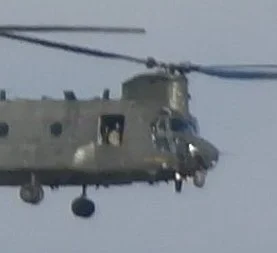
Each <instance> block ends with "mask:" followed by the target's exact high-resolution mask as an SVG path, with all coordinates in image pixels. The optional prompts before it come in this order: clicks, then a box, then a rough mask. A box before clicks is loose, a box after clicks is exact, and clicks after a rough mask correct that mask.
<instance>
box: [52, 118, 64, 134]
mask: <svg viewBox="0 0 277 253" xmlns="http://www.w3.org/2000/svg"><path fill="white" fill-rule="evenodd" d="M62 131H63V127H62V124H61V123H59V122H55V123H53V124H52V125H51V126H50V132H51V135H53V136H55V137H58V136H60V135H61V134H62Z"/></svg>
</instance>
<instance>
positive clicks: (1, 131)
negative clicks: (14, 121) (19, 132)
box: [0, 122, 9, 137]
mask: <svg viewBox="0 0 277 253" xmlns="http://www.w3.org/2000/svg"><path fill="white" fill-rule="evenodd" d="M8 134H9V125H8V124H7V123H5V122H0V137H5V136H7V135H8Z"/></svg>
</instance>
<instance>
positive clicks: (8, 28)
mask: <svg viewBox="0 0 277 253" xmlns="http://www.w3.org/2000/svg"><path fill="white" fill-rule="evenodd" d="M2 31H3V32H97V33H139V34H141V33H146V30H145V29H144V28H139V27H120V26H118V27H117V26H81V25H80V26H78V25H75V26H66V25H2V26H1V25H0V32H2Z"/></svg>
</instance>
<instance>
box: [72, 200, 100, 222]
mask: <svg viewBox="0 0 277 253" xmlns="http://www.w3.org/2000/svg"><path fill="white" fill-rule="evenodd" d="M71 210H72V212H73V214H74V215H76V216H78V217H82V218H89V217H91V216H92V215H93V214H94V212H95V204H94V202H93V201H92V200H90V199H87V198H85V197H79V198H76V199H75V200H73V202H72V204H71Z"/></svg>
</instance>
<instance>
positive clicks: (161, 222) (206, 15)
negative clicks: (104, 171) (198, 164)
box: [0, 0, 277, 253]
mask: <svg viewBox="0 0 277 253" xmlns="http://www.w3.org/2000/svg"><path fill="white" fill-rule="evenodd" d="M77 3H78V4H77ZM276 12H277V2H276V0H263V1H258V0H252V1H251V0H232V1H220V0H209V1H204V0H202V1H195V0H185V1H184V0H175V1H166V0H159V1H146V0H141V1H130V0H129V1H128V0H118V1H111V0H110V1H108V0H97V1H96V0H94V1H89V0H78V1H72V3H70V2H69V1H65V0H48V1H44V2H43V1H35V0H25V1H19V0H1V1H0V23H1V24H9V23H13V24H16V23H18V24H38V23H39V24H43V23H44V24H55V23H59V24H91V25H93V24H103V25H138V26H143V27H145V28H146V29H147V31H148V34H147V35H146V36H103V35H97V34H96V35H81V34H78V35H65V34H59V35H58V34H54V35H53V34H52V35H49V34H48V35H41V36H42V37H44V38H52V39H56V40H59V41H69V42H72V43H78V44H80V45H85V46H91V47H95V48H102V49H107V50H114V51H116V52H123V53H131V54H134V55H137V56H148V55H153V56H156V57H158V58H161V59H164V60H172V61H188V60H190V61H192V62H195V63H277V47H276V45H277V34H276V25H277V15H276ZM0 55H1V57H0V64H1V75H0V76H1V87H3V88H6V89H7V90H8V95H9V96H10V97H15V96H24V97H40V96H41V95H42V94H45V95H49V96H54V97H62V90H63V89H75V91H76V94H77V95H78V96H79V97H86V98H87V97H93V96H94V95H99V94H100V92H101V91H102V89H103V88H104V87H109V88H111V89H112V95H113V96H118V95H119V94H120V84H121V82H122V81H123V80H124V79H125V78H128V77H130V76H131V75H132V74H134V73H137V72H139V71H144V69H143V68H142V67H140V66H136V65H128V64H127V63H124V62H123V63H122V62H116V61H108V60H99V59H97V58H89V57H85V56H78V55H73V54H67V53H64V52H59V51H53V50H51V49H45V48H39V47H36V46H30V45H25V44H20V43H18V42H14V41H9V40H6V39H0ZM189 80H190V82H191V85H190V88H191V93H192V97H193V101H192V109H193V111H194V114H196V115H197V116H198V118H199V120H200V124H201V132H202V134H203V136H204V137H205V138H207V139H209V140H211V141H213V142H214V143H215V144H216V145H217V146H218V147H219V148H221V150H222V151H223V152H225V153H226V155H225V156H224V157H222V159H221V161H220V163H219V165H218V167H217V168H216V170H214V171H213V172H212V173H210V174H209V176H208V180H207V185H206V187H205V189H202V190H200V189H196V188H194V187H193V186H192V185H185V187H184V191H183V193H182V194H181V195H176V194H175V193H174V190H173V188H174V187H173V184H169V185H166V184H161V185H160V186H157V187H150V186H148V185H134V186H126V187H114V188H109V189H101V188H100V190H98V191H96V190H95V189H93V188H91V189H90V190H89V194H90V195H91V197H92V198H93V200H95V203H96V205H97V213H96V216H95V217H94V218H93V219H90V220H80V219H77V218H75V217H74V216H73V215H72V214H71V211H70V203H71V201H72V199H73V198H75V197H76V196H77V195H79V193H80V191H81V189H79V188H61V189H60V190H59V191H58V192H50V191H49V190H48V189H45V193H46V194H45V201H44V202H43V203H42V205H41V206H38V207H34V208H32V207H30V206H28V205H25V204H23V203H22V202H21V201H20V199H19V197H18V188H16V189H12V188H1V189H0V190H1V194H0V204H1V216H0V224H2V225H1V227H2V229H1V232H0V242H1V251H3V252H13V253H19V252H20V253H24V252H28V253H38V252H39V253H44V252H45V253H46V252H47V253H48V252H52V253H55V252H66V253H73V252H74V253H76V252H97V253H102V252H103V253H109V252H113V253H114V252H121V253H127V252H128V253H131V252H132V253H133V252H134V253H144V252H145V253H146V252H159V253H168V252H190V253H198V252H199V253H200V252H204V251H205V252H214V253H217V252H218V253H219V252H220V253H229V252H230V253H231V252H232V253H233V252H236V253H239V252H243V253H246V252H251V253H256V252H257V253H258V252H259V253H260V252H262V251H263V252H275V251H276V249H277V241H276V233H277V215H276V213H277V205H276V194H277V186H276V185H275V182H276V180H275V179H276V177H277V167H276V162H277V157H276V146H275V143H276V142H277V135H276V129H277V114H276V108H277V99H276V98H277V95H276V94H277V87H276V84H277V81H276V82H246V81H244V82H243V81H241V82H239V81H225V80H220V79H216V78H210V77H206V76H200V75H191V76H190V78H189Z"/></svg>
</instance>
